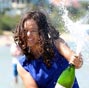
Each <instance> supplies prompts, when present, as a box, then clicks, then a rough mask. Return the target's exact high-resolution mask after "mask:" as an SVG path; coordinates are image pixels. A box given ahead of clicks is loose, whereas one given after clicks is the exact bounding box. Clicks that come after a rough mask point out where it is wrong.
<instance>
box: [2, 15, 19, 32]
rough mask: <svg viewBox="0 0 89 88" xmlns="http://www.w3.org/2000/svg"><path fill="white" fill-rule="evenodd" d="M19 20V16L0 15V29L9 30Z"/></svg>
mask: <svg viewBox="0 0 89 88" xmlns="http://www.w3.org/2000/svg"><path fill="white" fill-rule="evenodd" d="M18 21H19V16H15V17H11V16H7V15H0V30H6V31H10V30H12V29H13V28H14V27H15V26H16V24H17V23H18Z"/></svg>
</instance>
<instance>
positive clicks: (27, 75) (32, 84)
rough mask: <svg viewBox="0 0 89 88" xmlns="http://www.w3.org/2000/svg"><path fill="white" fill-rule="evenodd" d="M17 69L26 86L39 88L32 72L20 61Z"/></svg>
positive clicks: (26, 87) (27, 87)
mask: <svg viewBox="0 0 89 88" xmlns="http://www.w3.org/2000/svg"><path fill="white" fill-rule="evenodd" d="M17 69H18V73H19V75H20V77H21V78H22V80H23V83H24V85H25V88H38V87H37V85H36V82H35V81H34V79H33V78H32V76H31V75H30V73H28V72H27V71H26V70H25V69H24V68H23V67H22V66H21V65H20V64H19V63H18V65H17Z"/></svg>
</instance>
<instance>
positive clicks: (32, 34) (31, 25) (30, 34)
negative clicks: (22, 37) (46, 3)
mask: <svg viewBox="0 0 89 88" xmlns="http://www.w3.org/2000/svg"><path fill="white" fill-rule="evenodd" d="M24 29H25V30H27V45H28V46H30V47H32V46H33V47H34V45H35V44H37V43H38V42H39V38H40V36H39V32H38V25H37V23H36V22H35V20H33V19H28V20H26V21H25V23H24Z"/></svg>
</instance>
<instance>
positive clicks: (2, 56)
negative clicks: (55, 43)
mask: <svg viewBox="0 0 89 88" xmlns="http://www.w3.org/2000/svg"><path fill="white" fill-rule="evenodd" d="M52 1H53V0H0V88H24V85H23V83H22V80H21V79H20V77H19V82H18V84H14V82H13V72H12V56H11V54H10V46H11V44H12V43H13V33H12V31H14V29H15V27H16V25H17V23H18V22H19V20H20V18H21V16H22V15H23V14H24V13H25V12H27V11H30V10H31V9H37V8H38V9H41V10H42V11H44V12H45V13H46V14H47V15H48V16H49V18H50V21H51V22H52V24H53V25H54V26H55V27H56V29H57V30H59V32H60V35H61V37H63V38H64V39H65V40H66V41H67V42H68V44H69V46H70V47H72V48H74V45H73V44H72V43H70V41H71V40H72V39H71V37H70V35H69V33H68V31H66V28H65V27H64V23H63V21H62V19H61V15H62V12H60V11H59V8H58V7H56V6H54V5H53V4H52ZM54 1H55V0H54ZM65 7H66V8H67V10H68V12H69V15H68V16H69V17H70V19H71V20H72V21H73V22H76V21H81V22H82V24H84V25H85V26H86V27H85V30H86V31H87V34H88V35H89V0H66V4H65ZM82 20H83V21H82ZM87 54H88V52H87V51H86V52H85V53H84V55H87ZM88 55H89V54H88ZM87 57H88V56H87ZM88 62H89V59H87V61H86V63H85V62H84V65H83V67H82V68H81V69H79V70H76V75H77V78H78V81H79V85H80V88H89V77H88V74H89V71H88V67H89V65H88Z"/></svg>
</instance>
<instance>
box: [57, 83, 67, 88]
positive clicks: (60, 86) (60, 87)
mask: <svg viewBox="0 0 89 88" xmlns="http://www.w3.org/2000/svg"><path fill="white" fill-rule="evenodd" d="M55 88H66V87H64V86H62V85H60V84H58V83H57V84H56V85H55Z"/></svg>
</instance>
